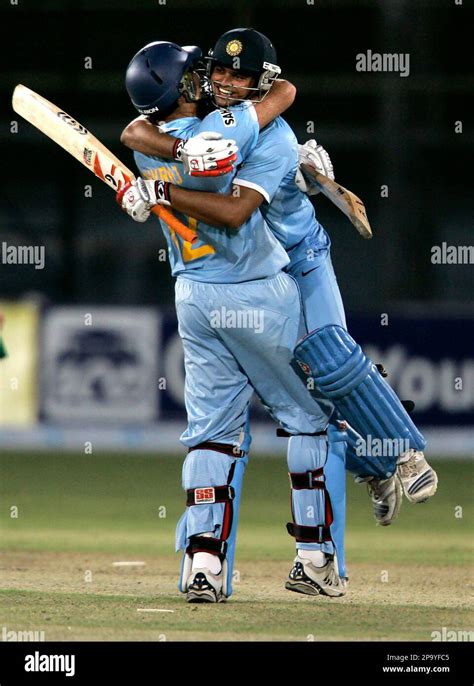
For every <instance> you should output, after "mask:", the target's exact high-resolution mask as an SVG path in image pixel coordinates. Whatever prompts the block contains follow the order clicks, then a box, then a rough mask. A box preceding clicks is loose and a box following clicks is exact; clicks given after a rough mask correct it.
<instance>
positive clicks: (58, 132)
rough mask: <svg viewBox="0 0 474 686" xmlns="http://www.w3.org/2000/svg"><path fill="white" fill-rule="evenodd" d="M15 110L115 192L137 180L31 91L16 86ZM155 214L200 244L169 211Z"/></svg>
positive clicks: (156, 210) (158, 208) (81, 129)
mask: <svg viewBox="0 0 474 686" xmlns="http://www.w3.org/2000/svg"><path fill="white" fill-rule="evenodd" d="M12 106H13V109H14V110H15V112H16V113H17V114H19V115H21V116H22V117H23V118H24V119H26V120H27V121H28V122H30V124H33V126H36V128H37V129H39V130H40V131H41V132H42V133H44V134H46V136H48V138H51V140H53V141H54V142H55V143H57V144H58V145H59V146H61V148H64V150H66V151H67V152H68V153H69V154H70V155H72V156H73V157H75V158H76V160H78V162H80V163H81V164H83V165H84V166H85V167H87V168H88V169H89V170H90V171H92V172H93V173H94V174H95V175H96V176H97V177H98V178H99V179H101V180H102V181H104V182H105V183H106V184H107V185H108V186H110V188H113V189H114V191H118V190H120V188H121V187H122V185H124V184H125V183H128V182H129V181H133V180H134V179H135V175H134V173H133V172H132V171H130V169H128V168H127V167H126V166H125V165H124V164H123V162H121V161H120V160H119V159H118V158H117V157H115V155H114V154H113V153H112V152H111V151H110V150H108V149H107V148H106V147H105V145H103V144H102V143H101V142H100V141H99V140H98V139H97V138H96V137H95V136H94V135H93V134H92V133H91V132H90V131H88V130H87V129H86V127H85V126H82V124H80V123H79V122H78V121H77V120H76V119H74V118H73V117H71V116H70V115H69V114H67V112H65V111H64V110H62V109H61V108H59V107H57V105H54V104H53V103H52V102H49V100H46V98H43V97H42V96H41V95H38V93H35V92H34V91H32V90H31V89H30V88H27V87H26V86H23V85H22V84H19V85H18V86H16V88H15V90H14V91H13V98H12ZM152 211H153V213H154V214H156V215H157V216H158V217H160V218H161V219H162V220H163V221H164V222H165V223H166V224H168V226H169V227H170V228H171V229H172V230H173V231H176V233H178V234H179V235H180V236H181V237H182V238H183V239H184V240H186V241H189V242H190V243H194V242H195V241H196V240H197V234H196V232H195V231H192V230H191V229H189V228H188V227H187V226H185V225H184V224H182V223H181V222H180V221H179V220H178V219H177V218H176V217H175V216H174V215H173V214H172V213H171V212H170V211H169V210H166V209H165V208H164V207H162V206H161V205H156V206H155V207H153V208H152Z"/></svg>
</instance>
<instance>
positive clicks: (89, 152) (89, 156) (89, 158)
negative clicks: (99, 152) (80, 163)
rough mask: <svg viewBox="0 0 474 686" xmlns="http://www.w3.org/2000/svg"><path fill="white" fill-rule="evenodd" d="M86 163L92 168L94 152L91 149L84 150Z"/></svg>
mask: <svg viewBox="0 0 474 686" xmlns="http://www.w3.org/2000/svg"><path fill="white" fill-rule="evenodd" d="M83 154H84V162H85V163H86V164H87V166H89V167H92V155H93V152H92V150H89V148H84V153H83Z"/></svg>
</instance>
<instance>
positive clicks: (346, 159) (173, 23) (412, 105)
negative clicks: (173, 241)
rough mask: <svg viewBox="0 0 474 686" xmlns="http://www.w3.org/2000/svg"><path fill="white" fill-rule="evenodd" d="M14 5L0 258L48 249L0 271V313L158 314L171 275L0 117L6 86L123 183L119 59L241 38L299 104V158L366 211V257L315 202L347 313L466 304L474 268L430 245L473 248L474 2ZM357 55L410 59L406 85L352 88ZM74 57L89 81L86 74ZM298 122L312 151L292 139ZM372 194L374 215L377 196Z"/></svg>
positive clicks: (40, 145) (331, 211)
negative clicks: (106, 158) (255, 35)
mask: <svg viewBox="0 0 474 686" xmlns="http://www.w3.org/2000/svg"><path fill="white" fill-rule="evenodd" d="M12 1H13V2H14V1H15V0H12ZM18 1H19V4H18V5H11V4H10V2H6V1H5V0H4V2H3V3H2V9H1V11H0V23H1V26H2V53H3V57H2V70H1V77H0V91H1V102H2V105H3V107H2V126H1V147H2V172H3V173H2V184H1V187H0V194H1V195H0V198H1V209H0V235H1V238H0V242H1V241H7V243H8V244H21V245H26V244H28V245H45V246H46V268H45V269H44V270H43V271H40V270H35V269H34V268H33V267H32V266H30V267H27V268H26V267H25V266H21V267H20V266H19V267H14V266H12V265H8V272H7V271H6V267H5V266H3V265H1V264H0V297H7V298H17V297H23V296H27V295H28V296H31V295H32V294H37V295H39V296H40V298H42V299H44V300H48V301H50V302H53V303H62V302H64V303H82V302H94V303H111V304H115V303H124V304H152V303H159V304H164V303H171V302H172V297H173V291H172V279H171V277H170V275H169V269H168V266H167V265H166V264H163V263H162V262H160V261H159V260H158V254H159V252H158V251H159V249H160V248H161V247H163V246H164V239H163V238H162V235H161V230H160V228H159V225H158V223H157V222H156V221H155V220H153V219H151V220H150V221H149V222H148V223H147V224H146V225H145V226H137V225H135V224H134V223H132V222H131V220H128V218H127V217H126V216H125V215H123V214H122V213H121V212H120V210H119V209H118V207H117V206H116V205H115V203H114V197H113V194H112V193H111V191H110V189H108V188H107V187H106V186H105V185H103V184H102V183H101V182H100V181H99V180H98V179H95V178H94V177H93V176H92V175H91V174H90V172H88V171H87V170H86V169H84V168H82V167H81V166H80V165H79V164H78V163H77V162H76V161H74V160H73V159H72V158H70V157H68V155H67V154H66V153H65V152H64V151H63V150H61V149H60V148H59V147H58V146H57V145H56V144H54V143H53V142H51V141H50V140H49V139H47V138H46V137H45V136H44V135H43V134H41V133H40V132H38V131H37V130H36V129H34V128H33V127H32V126H31V125H29V124H28V123H26V122H25V121H24V120H22V119H21V118H20V117H18V115H16V114H15V113H14V112H13V110H11V106H10V103H11V94H12V91H13V88H14V86H15V85H16V84H17V83H23V84H25V85H27V86H29V87H30V88H32V89H33V90H36V91H38V92H39V93H40V94H42V95H43V96H45V97H46V98H48V99H49V100H51V101H52V102H54V103H56V104H58V105H60V106H61V107H62V108H63V109H65V110H66V111H67V112H68V113H69V114H71V115H72V116H74V117H75V118H77V119H78V120H79V121H80V122H81V123H82V124H84V125H85V126H86V127H87V128H89V129H90V130H91V131H92V132H93V133H94V134H95V135H96V136H97V137H98V138H99V139H100V140H102V141H103V142H104V144H105V145H106V146H107V147H109V148H111V149H112V150H113V151H114V152H115V153H116V154H117V155H118V156H119V157H120V158H121V159H123V160H124V162H125V163H126V164H127V165H128V166H132V165H133V160H132V157H131V154H130V152H129V151H128V150H126V149H125V148H123V147H122V146H121V144H120V142H119V136H120V132H121V130H122V128H123V127H124V126H125V125H126V124H127V123H128V121H129V120H131V119H132V118H134V117H135V114H136V113H135V110H134V109H133V107H132V106H131V104H130V102H129V100H128V96H127V94H126V91H125V89H124V72H125V69H126V66H127V64H128V62H129V60H130V59H131V57H132V56H133V54H134V53H135V52H136V51H137V50H138V49H139V48H140V47H142V46H143V45H144V44H146V43H148V42H150V41H152V40H171V41H175V42H177V43H181V44H183V45H184V44H195V43H196V44H198V45H200V46H201V47H202V48H203V49H204V50H205V51H206V52H207V50H208V48H209V47H211V45H212V44H213V43H214V42H215V40H216V38H217V37H218V36H219V35H220V33H222V32H224V31H226V30H229V29H230V28H235V27H237V26H253V27H254V28H257V29H259V30H260V31H262V32H264V33H265V34H267V35H268V36H269V37H270V38H271V39H272V40H273V42H274V44H275V46H276V48H277V51H278V58H279V64H280V66H281V67H282V69H283V75H284V76H285V77H286V78H288V79H290V80H291V81H293V82H294V83H295V85H296V86H297V88H298V96H297V100H296V103H295V104H294V106H293V107H292V108H291V110H289V111H288V113H287V114H286V119H287V120H288V122H289V123H290V124H291V126H292V127H293V128H294V130H295V132H296V133H297V135H298V137H299V139H300V142H303V141H304V140H306V139H307V138H312V137H316V138H317V140H318V141H319V142H321V143H322V144H323V145H324V146H325V147H326V148H327V149H328V151H329V153H330V155H331V157H332V160H333V163H334V167H335V171H336V178H337V179H338V180H339V181H340V182H341V183H342V184H343V185H345V186H346V187H348V188H350V189H351V190H353V191H354V192H356V193H357V194H358V195H359V196H361V197H362V198H363V200H364V201H365V204H366V208H367V211H368V215H369V219H370V220H371V223H372V226H373V229H374V239H373V240H372V241H364V240H362V239H361V238H360V237H359V235H358V234H357V233H356V231H355V229H354V228H353V227H352V226H351V224H350V223H349V222H348V220H347V219H346V218H345V217H344V216H343V215H342V214H341V213H340V212H339V211H338V210H336V209H335V208H334V207H333V206H332V205H331V204H330V203H329V201H328V200H327V199H325V198H321V197H320V196H318V199H317V200H316V207H317V215H318V218H319V219H320V221H321V222H322V223H323V224H324V226H325V228H326V229H327V230H328V231H329V233H330V236H331V238H332V241H333V259H334V263H335V267H336V272H337V274H338V279H339V282H340V285H341V289H342V292H343V296H344V299H345V302H346V305H347V307H348V309H349V310H350V311H351V310H352V311H355V310H378V311H386V309H387V308H388V307H389V306H390V305H394V304H395V303H399V304H400V303H401V304H402V305H403V306H406V305H407V304H408V302H409V301H415V302H417V303H425V304H426V306H427V307H428V308H429V309H432V310H433V312H435V313H436V312H440V311H441V310H449V311H452V309H453V307H454V305H455V304H456V306H457V307H458V308H459V306H460V304H462V303H466V302H467V301H468V300H470V299H471V295H472V267H470V266H468V265H458V266H455V265H445V266H440V265H433V264H432V263H431V260H430V258H431V248H432V246H433V245H439V244H441V242H442V241H446V242H447V243H448V244H452V245H468V244H469V242H470V241H471V235H472V213H470V212H469V210H470V204H471V196H472V190H471V182H470V180H469V179H470V178H471V175H470V173H469V172H470V164H471V160H472V152H473V142H474V136H473V133H472V128H471V124H472V120H471V119H470V118H469V113H470V111H471V109H472V100H473V92H474V89H473V85H474V79H473V75H472V68H471V64H472V56H471V55H472V47H471V43H472V40H471V39H472V26H473V24H474V22H473V19H474V13H473V11H472V5H471V3H469V2H467V1H466V0H464V3H463V5H456V4H455V0H445V1H441V0H428V1H426V2H425V1H422V0H412V1H410V0H384V1H382V0H379V1H377V0H366V1H360V0H359V1H355V0H352V1H351V0H332V1H326V0H315V4H314V5H308V4H307V2H306V0H291V1H290V0H287V1H286V2H284V3H283V2H266V1H264V0H251V1H248V0H239V1H238V2H223V1H219V2H215V1H205V0H192V1H191V0H166V3H165V4H161V3H162V2H163V0H161V2H160V0H135V1H134V2H130V1H128V2H126V1H124V0H117V1H115V2H105V1H104V0H83V1H82V2H77V1H75V2H69V1H63V2H59V1H53V0H51V1H44V2H41V3H39V2H33V1H32V0H18ZM368 49H371V50H372V51H373V52H380V53H405V52H408V53H409V54H410V75H409V77H407V78H402V77H400V76H399V74H398V73H363V72H362V73H359V72H357V71H356V68H355V65H356V55H357V53H360V52H362V53H366V51H367V50H368ZM87 57H90V58H92V69H86V68H84V63H85V59H86V58H87ZM15 120H16V121H19V132H18V133H16V134H14V133H11V132H10V126H11V122H12V121H15ZM311 121H312V122H314V126H315V134H313V133H307V129H306V127H307V122H311ZM456 121H462V122H463V133H462V134H461V133H455V122H456ZM89 184H90V185H92V187H93V194H92V197H91V198H86V197H84V187H85V186H86V185H89ZM384 184H386V185H388V189H389V197H388V198H383V197H381V186H382V185H384Z"/></svg>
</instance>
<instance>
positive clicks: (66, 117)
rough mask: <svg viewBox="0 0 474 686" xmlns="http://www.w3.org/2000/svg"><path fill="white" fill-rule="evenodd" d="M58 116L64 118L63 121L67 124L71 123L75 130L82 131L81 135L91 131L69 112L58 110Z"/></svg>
mask: <svg viewBox="0 0 474 686" xmlns="http://www.w3.org/2000/svg"><path fill="white" fill-rule="evenodd" d="M58 117H59V118H60V119H62V121H63V122H65V123H66V124H69V126H71V127H72V128H73V129H74V131H77V133H80V134H81V136H87V135H88V134H89V131H88V130H87V129H86V128H85V127H84V126H82V124H79V122H78V121H76V120H75V119H73V118H72V117H71V116H70V115H69V114H67V112H63V111H60V112H58Z"/></svg>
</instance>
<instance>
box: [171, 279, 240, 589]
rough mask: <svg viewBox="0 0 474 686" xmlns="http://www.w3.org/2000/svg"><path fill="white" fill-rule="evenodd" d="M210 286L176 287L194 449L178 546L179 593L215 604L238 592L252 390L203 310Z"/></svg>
mask: <svg viewBox="0 0 474 686" xmlns="http://www.w3.org/2000/svg"><path fill="white" fill-rule="evenodd" d="M208 288H209V286H208V285H206V284H195V283H192V282H190V281H189V280H184V279H178V282H177V284H176V309H177V313H178V320H179V332H180V336H181V338H182V341H183V347H184V353H185V368H186V386H185V399H186V409H187V413H188V427H187V429H186V431H185V432H184V434H183V435H182V437H181V440H182V442H183V443H184V444H185V445H186V446H188V449H189V452H188V455H187V457H186V460H185V462H184V466H183V479H182V482H183V488H184V490H185V491H186V496H187V499H186V505H187V507H186V511H185V513H184V514H183V516H182V517H181V519H180V521H179V523H178V527H177V536H176V540H177V542H176V547H177V550H183V551H184V556H183V564H182V570H181V580H180V584H179V587H180V590H181V591H182V592H184V593H187V598H188V600H189V601H190V602H216V601H218V600H222V599H224V598H226V597H229V596H230V595H231V593H232V568H233V559H234V553H235V539H236V534H237V522H238V513H239V503H240V493H241V489H242V480H243V474H244V471H245V466H246V463H247V454H248V447H249V443H250V436H249V432H248V421H247V420H248V405H249V401H250V397H251V395H252V392H253V391H252V388H251V387H250V385H249V383H248V379H247V377H246V376H245V374H243V373H242V370H241V369H240V368H239V366H238V364H237V362H236V360H235V358H234V357H233V355H232V354H231V353H230V352H229V351H228V349H227V348H226V347H225V346H224V344H223V343H222V341H221V340H220V339H219V338H218V337H217V336H216V335H215V330H214V329H213V328H212V327H211V326H210V325H209V319H208V317H207V316H206V314H204V313H203V311H202V308H201V306H200V305H201V304H202V303H206V302H208V293H207V290H208Z"/></svg>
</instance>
